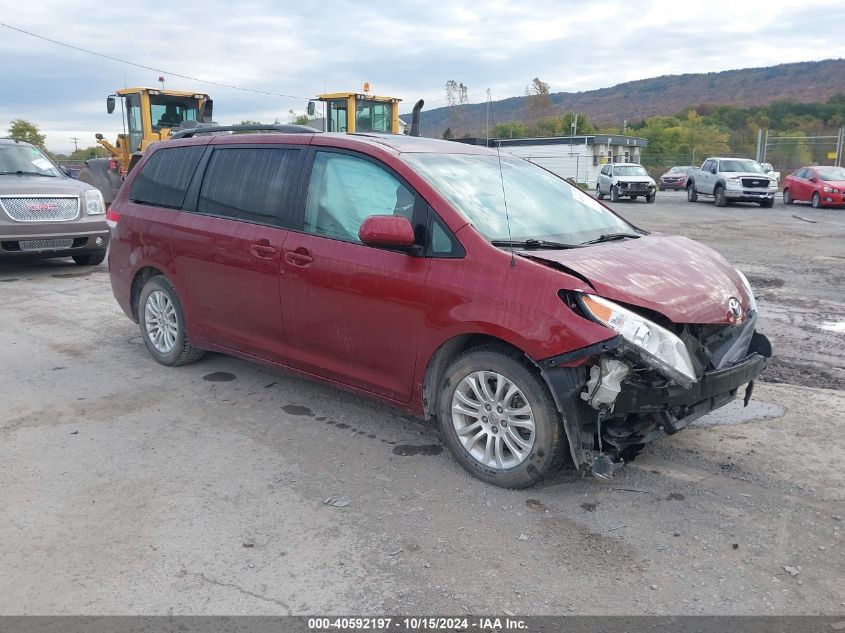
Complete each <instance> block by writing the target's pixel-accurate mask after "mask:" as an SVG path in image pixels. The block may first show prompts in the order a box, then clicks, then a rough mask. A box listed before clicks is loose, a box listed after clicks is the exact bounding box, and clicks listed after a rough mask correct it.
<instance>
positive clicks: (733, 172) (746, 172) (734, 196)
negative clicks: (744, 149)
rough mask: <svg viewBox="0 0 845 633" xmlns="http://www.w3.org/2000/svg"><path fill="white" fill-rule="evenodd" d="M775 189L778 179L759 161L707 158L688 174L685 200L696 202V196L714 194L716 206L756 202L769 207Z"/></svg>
mask: <svg viewBox="0 0 845 633" xmlns="http://www.w3.org/2000/svg"><path fill="white" fill-rule="evenodd" d="M777 190H778V184H777V181H776V180H775V179H774V178H770V177H769V176H768V175H767V174H766V171H765V170H764V169H763V168H762V167H761V166H760V163H758V162H757V161H756V160H750V159H747V158H719V157H715V158H708V159H707V160H705V161H704V164H702V165H701V169H693V170H692V171H690V172H689V174H688V175H687V200H689V201H690V202H696V201H697V200H698V196H713V199H714V200H715V201H716V206H717V207H724V206H727V204H728V203H729V202H758V203H759V204H760V206H761V207H766V208H770V207H771V206H772V205H773V204H774V203H775V194H776V193H777Z"/></svg>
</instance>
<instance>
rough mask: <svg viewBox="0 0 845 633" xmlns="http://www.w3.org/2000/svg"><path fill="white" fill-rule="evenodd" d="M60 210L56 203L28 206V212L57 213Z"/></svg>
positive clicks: (31, 204)
mask: <svg viewBox="0 0 845 633" xmlns="http://www.w3.org/2000/svg"><path fill="white" fill-rule="evenodd" d="M58 208H59V205H57V204H56V203H55V202H31V203H29V204H28V205H26V210H27V211H55V210H57V209H58Z"/></svg>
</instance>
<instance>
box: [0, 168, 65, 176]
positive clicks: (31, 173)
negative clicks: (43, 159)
mask: <svg viewBox="0 0 845 633" xmlns="http://www.w3.org/2000/svg"><path fill="white" fill-rule="evenodd" d="M13 174H14V175H15V176H43V177H44V178H55V176H54V175H53V174H42V173H41V172H40V171H21V170H20V169H19V170H17V171H0V176H11V175H13Z"/></svg>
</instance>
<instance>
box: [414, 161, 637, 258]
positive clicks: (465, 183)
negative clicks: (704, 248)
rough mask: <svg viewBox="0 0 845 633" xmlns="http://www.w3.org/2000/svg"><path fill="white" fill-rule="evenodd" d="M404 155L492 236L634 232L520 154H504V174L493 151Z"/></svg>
mask: <svg viewBox="0 0 845 633" xmlns="http://www.w3.org/2000/svg"><path fill="white" fill-rule="evenodd" d="M402 159H403V160H404V161H405V162H406V163H408V164H409V165H411V166H412V167H413V168H414V170H415V171H416V172H417V173H419V174H420V175H421V176H422V177H423V178H425V180H426V181H427V182H428V183H429V184H430V185H431V186H432V187H434V188H435V189H437V191H438V192H439V193H440V194H442V195H443V196H444V197H445V198H446V199H447V200H448V201H449V202H450V203H451V204H452V206H453V207H454V208H455V209H456V210H457V211H458V212H460V213H461V214H462V215H463V216H464V217H465V218H466V219H467V220H469V221H470V222H472V224H473V226H475V228H476V229H477V230H478V231H480V232H481V233H482V234H483V235H484V236H485V237H487V238H488V239H490V240H508V239H513V240H517V241H524V240H528V239H537V240H546V241H550V242H551V241H554V242H563V243H566V244H578V243H581V242H584V241H587V240H590V239H595V238H597V237H599V236H600V235H604V234H609V233H630V232H631V231H632V230H633V227H632V226H631V225H630V224H628V223H627V222H625V221H624V220H622V219H621V218H619V217H617V216H615V215H614V214H613V213H611V212H610V211H608V210H607V209H605V208H604V207H603V206H602V205H601V204H599V203H598V202H596V201H595V200H594V199H593V198H591V197H590V196H588V195H587V194H585V193H584V192H583V191H581V190H580V189H578V188H577V187H574V186H573V185H570V184H569V183H568V182H566V181H565V180H563V179H562V178H559V177H558V176H555V175H554V174H552V173H551V172H549V171H546V170H545V169H543V168H542V167H538V166H537V165H535V164H533V163H530V162H528V161H526V160H523V159H521V158H515V157H513V156H502V157H501V166H502V167H501V172H500V171H499V159H498V157H497V156H495V155H492V156H491V155H477V154H427V153H419V154H417V153H410V154H402ZM503 188H504V192H505V195H506V196H507V211H508V213H507V217H506V215H505V204H504V200H505V197H504V196H503V194H502V189H503ZM508 220H509V222H510V231H508Z"/></svg>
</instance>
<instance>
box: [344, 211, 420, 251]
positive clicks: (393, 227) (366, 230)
mask: <svg viewBox="0 0 845 633" xmlns="http://www.w3.org/2000/svg"><path fill="white" fill-rule="evenodd" d="M358 239H360V240H361V242H363V243H364V244H366V245H367V246H378V247H381V248H410V247H412V246H413V245H414V243H415V242H416V238H415V237H414V228H413V227H412V226H411V223H410V222H409V221H408V218H405V217H402V216H401V215H371V216H370V217H368V218H365V219H364V222H363V223H362V224H361V228H360V229H358Z"/></svg>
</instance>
